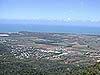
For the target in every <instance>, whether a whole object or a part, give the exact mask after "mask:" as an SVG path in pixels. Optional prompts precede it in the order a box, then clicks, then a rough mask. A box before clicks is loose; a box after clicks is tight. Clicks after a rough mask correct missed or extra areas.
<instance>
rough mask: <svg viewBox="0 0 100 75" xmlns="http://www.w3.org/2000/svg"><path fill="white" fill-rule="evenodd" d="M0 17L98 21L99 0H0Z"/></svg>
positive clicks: (99, 15)
mask: <svg viewBox="0 0 100 75" xmlns="http://www.w3.org/2000/svg"><path fill="white" fill-rule="evenodd" d="M0 19H18V20H20V19H28V20H30V19H31V20H32V19H47V20H66V21H67V20H71V21H76V20H79V21H88V20H90V21H100V0H0Z"/></svg>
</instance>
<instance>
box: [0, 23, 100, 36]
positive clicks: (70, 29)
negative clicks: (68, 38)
mask: <svg viewBox="0 0 100 75" xmlns="http://www.w3.org/2000/svg"><path fill="white" fill-rule="evenodd" d="M18 31H32V32H66V33H91V34H100V27H87V26H63V25H61V26H55V25H23V24H21V25H20V24H0V32H18Z"/></svg>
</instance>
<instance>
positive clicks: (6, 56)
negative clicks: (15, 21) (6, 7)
mask: <svg viewBox="0 0 100 75" xmlns="http://www.w3.org/2000/svg"><path fill="white" fill-rule="evenodd" d="M0 75H100V63H96V64H95V65H86V64H85V65H84V64H67V65H66V64H64V63H61V62H58V61H50V60H46V59H39V60H36V59H17V58H15V57H14V56H13V55H12V54H11V53H10V47H9V46H7V45H5V44H0Z"/></svg>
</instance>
